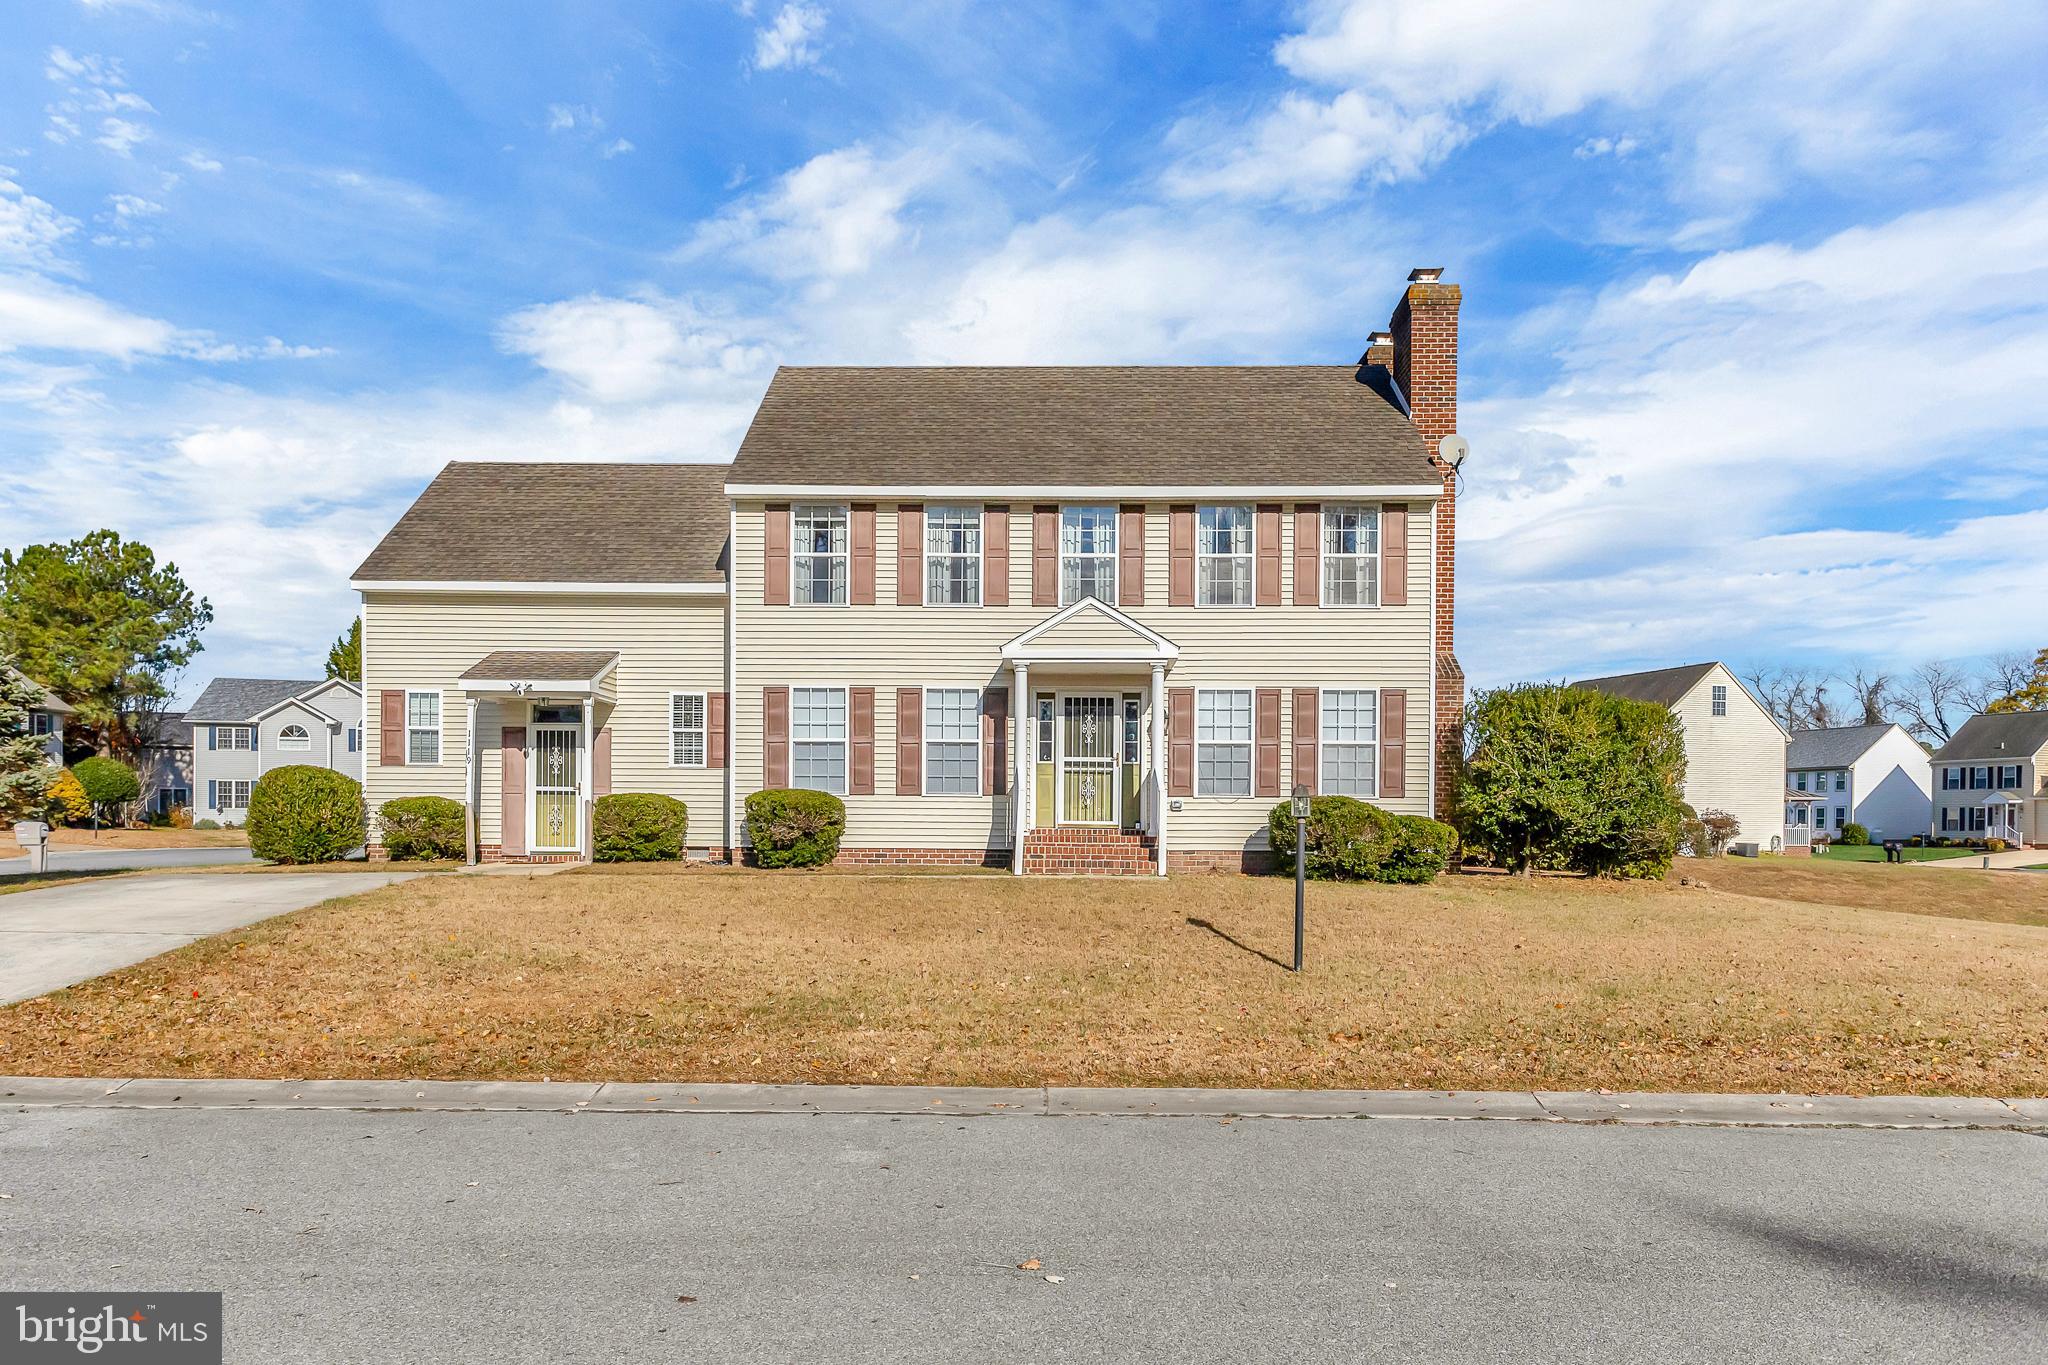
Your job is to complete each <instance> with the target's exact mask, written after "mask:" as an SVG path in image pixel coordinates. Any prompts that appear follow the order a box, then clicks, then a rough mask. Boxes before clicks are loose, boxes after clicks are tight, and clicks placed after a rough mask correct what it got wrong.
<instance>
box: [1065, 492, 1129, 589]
mask: <svg viewBox="0 0 2048 1365" xmlns="http://www.w3.org/2000/svg"><path fill="white" fill-rule="evenodd" d="M1084 597H1092V598H1094V599H1095V600H1096V601H1098V602H1114V601H1116V509H1115V508H1114V507H1062V508H1061V509H1060V605H1061V606H1066V605H1067V604H1069V603H1072V602H1078V601H1080V600H1081V599H1082V598H1084Z"/></svg>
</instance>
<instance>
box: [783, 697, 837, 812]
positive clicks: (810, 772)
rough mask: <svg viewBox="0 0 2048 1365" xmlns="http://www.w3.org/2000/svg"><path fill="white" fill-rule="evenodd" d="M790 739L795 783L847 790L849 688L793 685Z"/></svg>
mask: <svg viewBox="0 0 2048 1365" xmlns="http://www.w3.org/2000/svg"><path fill="white" fill-rule="evenodd" d="M789 740H790V744H789V748H790V777H791V785H792V786H797V787H809V788H810V789H812V790H813V791H821V792H832V793H833V794H835V795H844V794H845V792H846V689H845V688H843V687H793V688H791V689H790V692H789Z"/></svg>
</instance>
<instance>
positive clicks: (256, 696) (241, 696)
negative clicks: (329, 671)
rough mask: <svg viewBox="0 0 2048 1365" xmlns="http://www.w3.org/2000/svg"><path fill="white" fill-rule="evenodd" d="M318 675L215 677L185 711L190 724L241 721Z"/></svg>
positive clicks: (309, 685)
mask: <svg viewBox="0 0 2048 1365" xmlns="http://www.w3.org/2000/svg"><path fill="white" fill-rule="evenodd" d="M322 681H323V680H322V679H319V678H215V679H214V680H213V681H212V682H210V683H208V684H207V685H206V690H205V691H203V692H201V693H200V694H199V699H198V700H197V701H195V702H193V703H192V705H191V706H190V707H189V708H188V709H187V710H186V712H185V720H186V722H187V723H188V724H194V725H209V724H223V725H244V724H247V723H248V722H250V721H253V720H255V719H256V717H257V716H258V715H260V714H261V713H262V712H264V711H266V710H268V709H269V708H271V707H273V706H275V705H277V704H278V703H279V702H281V701H289V700H291V699H292V698H293V697H296V696H298V695H299V693H301V692H304V691H306V690H307V689H308V688H313V687H318V686H320V684H321V682H322Z"/></svg>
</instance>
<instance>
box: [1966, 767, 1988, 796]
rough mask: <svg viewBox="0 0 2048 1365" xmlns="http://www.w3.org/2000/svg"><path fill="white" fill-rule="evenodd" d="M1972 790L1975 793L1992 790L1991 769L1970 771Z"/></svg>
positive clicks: (1973, 769)
mask: <svg viewBox="0 0 2048 1365" xmlns="http://www.w3.org/2000/svg"><path fill="white" fill-rule="evenodd" d="M1970 788H1971V790H1973V791H1988V790H1990V788H1991V769H1989V768H1972V769H1970Z"/></svg>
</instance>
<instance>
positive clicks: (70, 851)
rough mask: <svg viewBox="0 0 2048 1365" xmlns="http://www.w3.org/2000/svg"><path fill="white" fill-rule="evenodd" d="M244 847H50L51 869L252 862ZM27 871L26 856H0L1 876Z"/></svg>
mask: <svg viewBox="0 0 2048 1365" xmlns="http://www.w3.org/2000/svg"><path fill="white" fill-rule="evenodd" d="M255 861H256V858H255V855H254V854H252V853H250V852H249V850H248V849H246V848H76V847H72V846H69V845H65V846H55V847H52V848H51V849H50V866H49V870H50V871H51V872H123V871H129V870H135V871H143V872H146V871H148V870H149V869H151V868H154V867H216V866H221V865H224V864H228V863H253V862H255ZM26 871H28V859H27V858H26V857H14V858H0V876H6V875H7V874H8V873H10V872H26Z"/></svg>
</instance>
